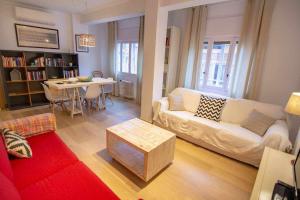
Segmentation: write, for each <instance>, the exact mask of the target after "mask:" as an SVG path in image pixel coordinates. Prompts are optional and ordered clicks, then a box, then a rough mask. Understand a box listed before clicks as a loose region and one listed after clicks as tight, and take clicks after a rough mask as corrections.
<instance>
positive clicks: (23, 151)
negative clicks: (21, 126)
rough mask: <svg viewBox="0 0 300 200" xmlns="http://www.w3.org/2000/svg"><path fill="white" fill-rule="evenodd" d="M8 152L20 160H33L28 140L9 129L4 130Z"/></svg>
mask: <svg viewBox="0 0 300 200" xmlns="http://www.w3.org/2000/svg"><path fill="white" fill-rule="evenodd" d="M2 135H3V138H4V141H5V146H6V149H7V152H8V153H9V154H11V155H13V156H16V157H18V158H31V157H32V151H31V148H30V146H29V144H28V142H27V140H26V139H25V138H24V137H23V136H21V135H18V134H17V133H16V132H15V131H12V130H10V129H8V128H4V129H3V130H2Z"/></svg>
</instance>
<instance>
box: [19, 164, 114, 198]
mask: <svg viewBox="0 0 300 200" xmlns="http://www.w3.org/2000/svg"><path fill="white" fill-rule="evenodd" d="M20 193H21V197H22V199H23V200H38V199H41V197H42V199H43V200H53V199H55V200H83V199H86V200H94V199H109V200H114V199H118V197H117V196H116V195H115V194H114V193H113V192H112V191H111V190H110V189H109V188H108V187H107V186H106V185H105V184H104V183H103V182H102V181H101V180H100V179H99V178H98V177H97V176H96V175H95V174H94V173H93V172H92V171H91V170H89V169H88V168H87V167H86V166H85V165H84V164H83V163H81V162H77V163H75V164H73V165H70V166H68V167H66V168H64V169H62V170H60V171H58V172H57V173H55V174H53V175H51V176H49V177H47V178H45V179H43V180H41V181H38V182H36V183H34V184H32V185H29V186H28V187H26V188H24V189H23V190H21V191H20Z"/></svg>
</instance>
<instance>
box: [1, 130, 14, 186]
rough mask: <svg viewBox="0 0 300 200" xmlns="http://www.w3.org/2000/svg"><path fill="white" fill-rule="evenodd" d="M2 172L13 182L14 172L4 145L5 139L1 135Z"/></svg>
mask: <svg viewBox="0 0 300 200" xmlns="http://www.w3.org/2000/svg"><path fill="white" fill-rule="evenodd" d="M0 172H2V173H3V175H5V176H6V177H7V178H8V179H9V180H11V181H13V179H14V178H13V177H14V175H13V171H12V168H11V165H10V161H9V159H8V154H7V151H6V148H5V145H4V138H3V137H2V135H1V134H0Z"/></svg>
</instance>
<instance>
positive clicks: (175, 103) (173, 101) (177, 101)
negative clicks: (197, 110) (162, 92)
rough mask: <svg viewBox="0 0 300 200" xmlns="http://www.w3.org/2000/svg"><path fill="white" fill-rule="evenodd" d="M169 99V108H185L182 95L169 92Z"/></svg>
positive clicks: (180, 109) (179, 109) (173, 109)
mask: <svg viewBox="0 0 300 200" xmlns="http://www.w3.org/2000/svg"><path fill="white" fill-rule="evenodd" d="M168 101H169V110H172V111H184V110H185V108H184V104H183V98H182V95H174V94H169V95H168Z"/></svg>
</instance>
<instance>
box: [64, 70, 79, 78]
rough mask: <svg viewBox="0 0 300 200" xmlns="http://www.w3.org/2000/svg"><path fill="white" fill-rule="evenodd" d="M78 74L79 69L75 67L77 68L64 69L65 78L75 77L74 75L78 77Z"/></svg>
mask: <svg viewBox="0 0 300 200" xmlns="http://www.w3.org/2000/svg"><path fill="white" fill-rule="evenodd" d="M76 76H78V70H77V69H75V70H68V71H67V70H64V77H65V78H73V77H76Z"/></svg>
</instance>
